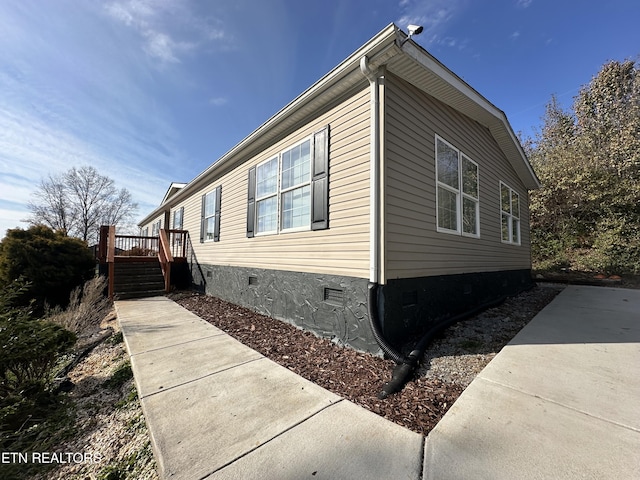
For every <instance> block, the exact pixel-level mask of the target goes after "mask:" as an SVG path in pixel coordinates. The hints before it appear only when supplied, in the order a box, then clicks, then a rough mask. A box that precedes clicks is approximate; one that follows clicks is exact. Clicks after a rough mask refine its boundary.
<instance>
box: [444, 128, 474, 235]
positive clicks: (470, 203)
mask: <svg viewBox="0 0 640 480" xmlns="http://www.w3.org/2000/svg"><path fill="white" fill-rule="evenodd" d="M436 179H437V181H436V183H437V193H436V204H437V209H436V216H437V230H438V231H439V232H445V233H455V234H461V235H464V236H468V237H479V236H480V201H479V188H478V164H477V163H475V162H474V161H473V160H471V159H470V158H469V157H467V156H466V155H465V154H463V153H462V152H461V151H460V150H458V149H457V148H455V147H453V146H452V145H450V144H449V143H447V142H445V141H444V140H442V139H441V138H438V137H436Z"/></svg>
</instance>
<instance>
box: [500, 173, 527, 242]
mask: <svg viewBox="0 0 640 480" xmlns="http://www.w3.org/2000/svg"><path fill="white" fill-rule="evenodd" d="M503 187H504V188H506V189H507V190H508V191H509V211H506V210H504V209H503V208H502V207H503V204H502V189H503ZM498 195H499V201H500V219H499V220H500V240H501V241H502V243H506V244H509V245H522V236H521V232H520V194H519V193H518V192H516V191H515V190H514V189H513V188H511V187H510V186H509V185H507V184H506V183H504V182H503V181H500V189H499V190H498ZM514 195H515V197H516V198H517V199H518V211H517V212H515V213H514V212H513V199H514ZM503 219H506V220H507V233H508V235H507V237H508V238H506V239H505V238H504V236H503V231H502V222H503ZM514 222H517V223H516V225H515V232H516V234H517V236H518V238H517V239H514V238H513V232H514Z"/></svg>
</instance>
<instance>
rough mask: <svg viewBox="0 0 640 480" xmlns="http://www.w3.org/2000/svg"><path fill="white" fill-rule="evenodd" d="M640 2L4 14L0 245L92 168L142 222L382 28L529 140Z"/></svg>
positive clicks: (636, 39) (117, 5)
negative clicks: (49, 189)
mask: <svg viewBox="0 0 640 480" xmlns="http://www.w3.org/2000/svg"><path fill="white" fill-rule="evenodd" d="M639 18H640V2H638V1H637V0H608V1H607V2H603V1H589V0H582V1H577V0H576V1H572V0H568V1H563V0H556V1H550V0H349V1H347V0H344V1H338V0H253V1H252V0H215V1H213V0H211V1H204V0H156V1H152V0H99V1H98V0H93V1H91V0H74V1H71V0H56V1H53V0H36V1H29V0H3V1H2V2H0V237H2V236H4V234H5V231H6V229H8V228H14V227H17V226H20V227H23V228H25V227H26V226H27V225H26V224H25V223H22V222H21V220H22V219H25V218H26V217H27V216H28V215H29V213H28V210H27V207H26V203H27V202H28V200H29V199H30V198H31V195H32V193H33V192H34V190H35V188H36V186H37V184H38V183H39V182H40V180H41V179H42V178H45V177H46V176H47V175H49V174H56V173H61V172H63V171H66V170H68V169H69V168H71V167H73V166H76V167H80V166H82V165H93V166H94V167H96V168H97V169H98V171H99V172H100V173H102V174H104V175H107V176H109V177H110V178H112V179H114V180H115V182H116V185H117V186H118V187H119V188H121V187H125V188H127V189H129V190H130V191H131V192H132V194H133V196H134V199H135V201H137V202H138V204H139V217H140V218H141V217H142V216H144V215H145V214H146V213H148V212H149V211H150V210H152V209H153V208H155V207H156V206H157V205H158V204H159V203H160V201H161V200H162V197H163V195H164V193H165V192H166V190H167V188H168V186H169V185H170V183H171V182H172V181H176V182H187V181H189V180H191V179H193V178H194V177H195V176H196V175H197V174H199V173H200V172H201V171H203V170H204V169H205V168H206V167H207V166H208V165H210V164H211V163H213V162H214V161H215V160H216V159H218V158H219V157H220V156H222V155H223V154H224V153H225V152H227V151H228V150H230V149H231V148H232V147H233V146H234V145H236V144H237V143H238V142H240V141H241V140H242V139H243V138H244V137H246V136H247V135H249V134H250V133H251V132H252V131H253V130H254V129H256V128H257V127H258V126H260V125H261V124H262V123H264V122H265V121H266V120H267V119H268V118H269V117H271V116H272V115H273V114H275V113H276V112H277V111H278V110H280V109H281V108H282V107H284V106H285V105H286V104H287V103H289V102H290V101H291V100H293V99H294V98H295V97H296V96H297V95H298V94H300V93H301V92H303V91H304V90H306V89H307V88H308V87H309V86H311V85H312V84H313V83H314V82H315V81H317V80H318V79H319V78H321V77H322V76H323V75H324V74H325V73H327V72H328V71H329V70H331V69H332V68H333V67H335V66H336V65H338V64H339V63H340V62H341V61H342V60H344V59H345V58H346V57H347V56H349V55H350V54H351V53H352V52H353V51H355V50H356V49H358V48H359V47H360V46H361V45H362V44H364V43H365V42H366V41H368V40H369V39H370V38H371V37H373V36H374V35H375V34H376V33H378V32H379V31H380V30H382V29H383V28H384V27H385V26H386V25H388V24H389V23H391V22H395V23H396V24H397V25H398V26H400V27H401V28H403V29H405V31H406V25H407V24H410V23H413V24H419V25H423V26H424V28H425V30H424V32H423V33H422V34H421V35H420V36H416V37H414V39H415V40H416V41H417V42H418V43H419V44H420V45H422V46H423V47H424V48H425V49H427V50H428V51H429V52H430V53H432V54H433V55H434V56H436V57H437V58H438V59H439V60H440V61H441V62H443V63H444V64H445V65H446V66H447V67H449V68H450V69H451V70H453V71H454V72H455V73H456V74H458V75H459V76H460V77H462V78H463V79H464V80H465V81H467V82H468V83H469V84H470V85H471V86H472V87H474V88H475V89H476V90H477V91H479V92H480V93H481V94H482V95H484V96H485V97H486V98H487V99H488V100H489V101H491V102H492V103H494V104H495V105H496V106H497V107H499V108H500V109H502V110H504V111H505V113H506V114H507V116H508V118H509V120H510V122H511V125H512V127H513V129H514V130H515V131H516V132H517V131H522V132H524V133H525V134H529V135H530V134H532V133H533V131H534V128H535V127H538V126H540V123H541V122H540V117H541V116H542V114H543V113H544V106H545V104H546V103H547V102H548V101H549V99H550V97H551V95H552V94H554V93H555V94H556V95H557V96H558V97H559V99H560V101H561V102H562V103H563V104H564V105H566V106H568V105H570V104H571V102H572V99H573V97H574V96H575V95H576V94H577V93H578V90H579V88H580V86H582V85H584V84H586V83H588V82H589V80H590V79H591V77H592V76H594V75H595V74H596V73H597V72H598V70H599V68H600V67H601V66H602V64H603V63H605V62H606V61H607V60H625V59H629V58H630V59H638V55H640V28H638V23H637V22H638V19H639Z"/></svg>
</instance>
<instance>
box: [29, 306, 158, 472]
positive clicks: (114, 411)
mask: <svg viewBox="0 0 640 480" xmlns="http://www.w3.org/2000/svg"><path fill="white" fill-rule="evenodd" d="M101 327H102V330H100V333H107V332H108V331H109V329H111V331H114V333H113V334H112V335H111V336H110V337H108V338H107V339H106V340H105V341H104V342H102V343H100V344H99V345H98V346H97V347H95V349H93V350H92V351H91V353H90V354H89V355H87V356H86V357H85V358H84V359H83V360H82V361H80V363H78V365H76V366H75V367H74V368H73V369H72V370H71V371H70V372H69V374H68V378H69V380H71V381H72V382H73V384H74V387H73V390H71V392H69V393H68V395H69V397H70V399H71V400H72V401H73V403H74V405H75V408H74V410H75V424H74V429H75V435H74V436H73V438H70V439H69V440H67V441H66V442H64V443H62V444H60V445H57V446H56V448H55V452H70V453H82V454H88V455H90V458H96V455H99V458H100V461H99V462H91V461H88V462H82V463H67V464H62V465H60V466H58V467H57V468H54V469H52V470H48V471H46V472H42V473H40V474H37V475H35V476H33V477H32V478H31V480H45V479H46V480H54V479H55V480H69V479H77V480H85V479H100V480H125V479H132V480H133V479H135V480H157V478H158V475H157V473H156V463H155V460H154V458H153V452H152V450H151V443H150V441H149V435H148V431H147V426H146V423H145V420H144V416H143V414H142V409H141V407H140V402H139V401H138V397H137V393H136V388H135V385H134V384H133V379H132V378H131V375H130V373H129V372H130V370H129V371H128V369H127V366H128V364H129V356H128V354H127V351H126V349H125V346H124V343H123V341H122V337H121V335H118V331H119V327H118V323H117V320H116V316H115V314H114V313H112V314H110V315H109V316H107V318H105V320H104V321H103V322H102V325H101ZM118 371H120V372H123V373H124V374H122V373H120V374H118V373H116V372H118ZM114 374H115V375H114ZM114 380H115V381H114Z"/></svg>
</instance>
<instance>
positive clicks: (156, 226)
mask: <svg viewBox="0 0 640 480" xmlns="http://www.w3.org/2000/svg"><path fill="white" fill-rule="evenodd" d="M161 227H162V220H158V221H157V222H154V223H153V224H152V225H151V236H152V237H157V236H158V235H160V228H161Z"/></svg>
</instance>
